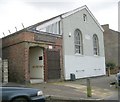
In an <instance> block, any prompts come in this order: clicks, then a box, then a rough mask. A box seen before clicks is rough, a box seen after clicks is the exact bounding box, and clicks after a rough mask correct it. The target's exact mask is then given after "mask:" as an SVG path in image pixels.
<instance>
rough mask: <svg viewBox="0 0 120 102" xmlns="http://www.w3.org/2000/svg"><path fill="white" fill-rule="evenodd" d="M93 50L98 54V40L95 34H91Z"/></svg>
mask: <svg viewBox="0 0 120 102" xmlns="http://www.w3.org/2000/svg"><path fill="white" fill-rule="evenodd" d="M93 52H94V55H99V40H98V37H97V35H96V34H94V35H93Z"/></svg>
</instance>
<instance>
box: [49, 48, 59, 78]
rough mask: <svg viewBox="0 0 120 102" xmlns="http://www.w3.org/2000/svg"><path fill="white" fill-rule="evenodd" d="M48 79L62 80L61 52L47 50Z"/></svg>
mask: <svg viewBox="0 0 120 102" xmlns="http://www.w3.org/2000/svg"><path fill="white" fill-rule="evenodd" d="M47 67H48V79H60V73H61V69H60V51H59V50H58V51H53V50H49V49H48V50H47Z"/></svg>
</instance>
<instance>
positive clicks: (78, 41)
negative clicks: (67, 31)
mask: <svg viewBox="0 0 120 102" xmlns="http://www.w3.org/2000/svg"><path fill="white" fill-rule="evenodd" d="M74 38H75V54H82V53H83V44H82V33H81V31H80V30H79V29H76V30H75V33H74Z"/></svg>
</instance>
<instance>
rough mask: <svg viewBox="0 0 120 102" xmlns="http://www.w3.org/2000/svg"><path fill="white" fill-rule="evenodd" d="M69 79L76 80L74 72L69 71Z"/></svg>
mask: <svg viewBox="0 0 120 102" xmlns="http://www.w3.org/2000/svg"><path fill="white" fill-rule="evenodd" d="M70 80H71V81H75V80H76V78H75V74H74V73H71V74H70Z"/></svg>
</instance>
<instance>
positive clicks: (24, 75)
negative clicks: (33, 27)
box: [2, 32, 63, 83]
mask: <svg viewBox="0 0 120 102" xmlns="http://www.w3.org/2000/svg"><path fill="white" fill-rule="evenodd" d="M34 36H35V33H30V32H21V33H18V34H12V35H10V36H7V37H5V38H3V39H2V40H3V59H8V61H9V81H12V82H19V83H21V82H29V81H30V75H29V72H30V71H29V70H30V69H29V47H31V46H33V45H34V46H38V45H39V46H40V45H41V43H44V45H45V46H44V47H45V48H44V49H46V48H48V46H49V45H52V46H53V50H60V56H61V57H60V64H61V65H60V67H61V73H63V61H62V58H63V57H62V56H63V54H62V38H60V37H56V38H52V39H54V41H53V42H52V43H51V42H47V41H41V40H40V41H35V40H34ZM38 36H40V38H41V35H39V34H38ZM43 36H45V35H43ZM46 36H47V37H48V36H49V37H50V35H46ZM42 47H43V46H42ZM45 51H46V50H44V54H45V53H46V52H45ZM44 58H45V59H44V60H45V61H46V56H45V55H44ZM44 66H45V68H44V71H45V76H44V78H45V81H47V64H46V62H45V63H44ZM61 75H63V74H61Z"/></svg>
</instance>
